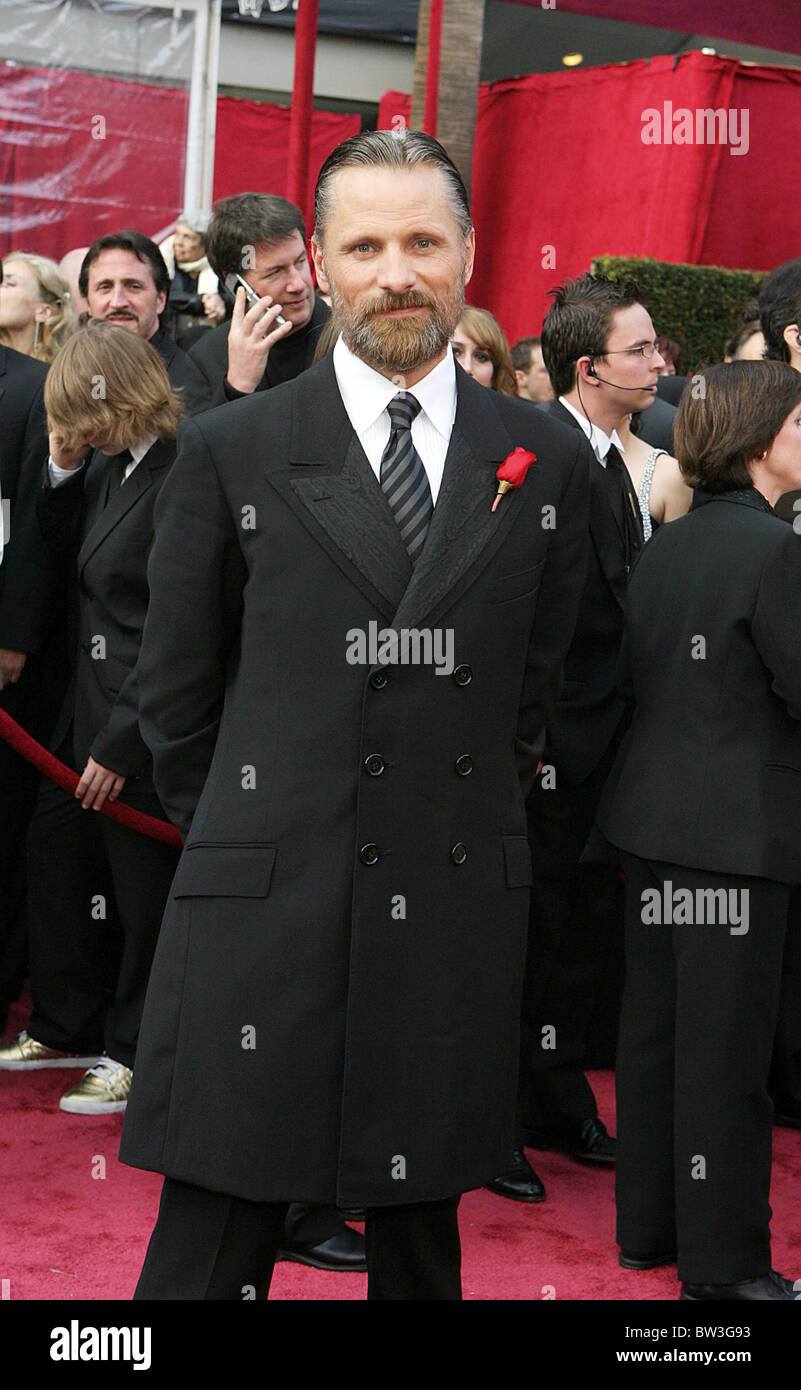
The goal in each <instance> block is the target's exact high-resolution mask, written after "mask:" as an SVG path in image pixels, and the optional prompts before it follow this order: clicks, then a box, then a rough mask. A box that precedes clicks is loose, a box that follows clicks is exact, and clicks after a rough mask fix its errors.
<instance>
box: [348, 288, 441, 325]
mask: <svg viewBox="0 0 801 1390" xmlns="http://www.w3.org/2000/svg"><path fill="white" fill-rule="evenodd" d="M435 307H436V301H435V300H434V299H432V298H431V296H430V295H426V294H421V292H420V291H419V290H409V291H408V293H407V294H389V293H387V294H382V295H381V296H380V297H379V298H378V299H374V300H373V302H372V304H366V305H365V306H364V308H363V309H362V311H361V314H360V317H361V318H364V319H367V318H372V316H373V315H374V314H389V313H391V312H392V311H393V309H433V308H435Z"/></svg>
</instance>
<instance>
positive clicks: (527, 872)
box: [503, 835, 532, 888]
mask: <svg viewBox="0 0 801 1390" xmlns="http://www.w3.org/2000/svg"><path fill="white" fill-rule="evenodd" d="M503 857H504V859H505V860H506V887H507V888H530V887H531V882H532V873H531V846H530V844H529V842H528V839H527V838H526V836H525V835H504V837H503Z"/></svg>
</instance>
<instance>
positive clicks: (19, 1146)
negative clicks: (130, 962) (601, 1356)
mask: <svg viewBox="0 0 801 1390" xmlns="http://www.w3.org/2000/svg"><path fill="white" fill-rule="evenodd" d="M26 1017H27V1011H25V1012H23V1010H22V1009H21V1008H18V1009H17V1010H16V1011H14V1012H13V1014H12V1020H11V1023H12V1026H11V1028H10V1029H9V1032H10V1033H12V1034H13V1033H16V1032H18V1031H19V1029H20V1028H23V1027H24V1026H25V1022H26ZM77 1076H78V1073H77V1072H75V1071H71V1070H69V1071H62V1070H55V1071H39V1072H31V1073H28V1074H26V1073H18V1072H2V1073H0V1109H1V1110H2V1112H3V1118H2V1122H1V1123H0V1134H2V1138H0V1154H1V1155H2V1157H1V1158H0V1172H2V1174H3V1188H4V1191H3V1199H4V1200H3V1209H4V1218H5V1219H4V1223H3V1224H4V1228H5V1229H4V1235H3V1247H2V1253H1V1254H0V1291H2V1296H3V1297H5V1298H11V1299H17V1300H20V1299H24V1300H28V1299H84V1298H86V1299H129V1298H130V1297H131V1294H132V1293H133V1290H134V1286H135V1284H136V1280H137V1276H138V1274H139V1270H140V1267H141V1264H142V1260H143V1257H144V1253H145V1248H146V1245H147V1240H148V1237H149V1234H150V1231H151V1228H152V1225H153V1221H154V1219H155V1215H156V1209H157V1206H158V1197H159V1192H160V1189H161V1178H160V1177H158V1176H157V1175H155V1174H152V1173H143V1172H140V1171H138V1170H136V1169H133V1168H126V1167H124V1166H123V1165H122V1164H120V1163H118V1162H117V1148H118V1145H119V1136H120V1130H121V1128H122V1116H121V1115H110V1116H108V1117H105V1118H103V1117H101V1118H94V1117H92V1116H80V1115H67V1114H64V1113H62V1112H61V1111H60V1110H59V1109H58V1099H59V1096H60V1095H61V1094H62V1093H63V1092H64V1091H65V1090H67V1088H68V1087H69V1086H70V1085H72V1084H73V1083H74V1080H75V1079H77ZM592 1081H593V1086H594V1088H595V1092H596V1095H597V1097H598V1102H599V1108H600V1112H601V1117H602V1118H603V1119H604V1120H605V1121H606V1122H607V1124H608V1125H609V1127H610V1129H612V1130H613V1126H614V1090H613V1081H612V1074H611V1072H596V1073H594V1074H593V1075H592ZM529 1157H530V1158H531V1160H532V1162H533V1164H534V1167H535V1168H536V1169H537V1171H538V1172H539V1174H540V1176H541V1177H542V1178H543V1180H544V1182H545V1185H546V1188H547V1192H548V1198H547V1201H545V1202H543V1203H540V1204H539V1205H537V1206H531V1207H529V1206H526V1205H524V1204H523V1203H520V1202H510V1201H508V1200H506V1199H504V1198H502V1197H495V1196H493V1195H492V1194H491V1193H489V1192H486V1191H479V1192H471V1193H468V1194H467V1196H466V1197H464V1198H463V1200H462V1204H461V1207H460V1209H459V1210H460V1225H461V1232H462V1248H463V1265H462V1269H463V1284H464V1294H465V1298H468V1299H475V1300H481V1301H485V1300H505V1299H511V1300H522V1299H545V1298H556V1299H675V1298H676V1295H677V1293H678V1287H677V1284H676V1270H675V1268H668V1269H659V1270H653V1271H650V1272H648V1273H644V1274H636V1273H632V1272H629V1271H625V1270H621V1269H620V1267H619V1265H618V1263H617V1247H616V1245H615V1243H614V1175H613V1173H612V1172H605V1171H604V1170H602V1169H596V1168H590V1167H586V1166H583V1165H581V1164H578V1163H574V1162H572V1161H571V1160H570V1159H568V1158H567V1157H564V1156H563V1155H560V1154H553V1153H541V1152H534V1151H530V1152H529ZM800 1169H801V1132H799V1131H794V1130H782V1129H777V1130H775V1131H774V1166H773V1190H772V1193H771V1201H772V1205H773V1211H774V1217H773V1231H774V1242H773V1252H774V1266H775V1267H776V1268H777V1269H779V1270H781V1271H782V1273H784V1274H787V1275H789V1276H790V1277H792V1278H796V1277H798V1276H799V1275H801V1200H800V1199H799V1185H798V1178H799V1170H800ZM103 1173H105V1176H103ZM6 1280H8V1281H9V1282H8V1284H7V1285H6V1284H5V1282H4V1281H6ZM366 1283H367V1280H366V1276H365V1275H361V1274H326V1273H323V1272H320V1271H318V1270H312V1269H306V1268H305V1267H304V1266H301V1265H295V1264H280V1265H278V1266H277V1267H276V1271H275V1275H274V1278H273V1284H272V1289H271V1297H272V1298H276V1299H295V1300H298V1299H334V1300H335V1299H363V1298H364V1296H365V1291H366Z"/></svg>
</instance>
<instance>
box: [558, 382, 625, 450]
mask: <svg viewBox="0 0 801 1390" xmlns="http://www.w3.org/2000/svg"><path fill="white" fill-rule="evenodd" d="M559 403H560V405H563V406H564V407H565V410H569V411H570V414H571V415H574V416H575V418H576V419H577V420H578V422H579V424H580V425H581V428H582V429H583V431H584V433H585V434H586V436H587V438H588V439H589V441H590V444H591V446H592V452H593V453H594V454H595V457H596V458H597V460H598V462H599V463H601V464H603V466H604V468H606V456H607V454H608V453H609V450H610V449H611V447H612V445H613V444H614V446H615V448H616V449H617V450H618V452H619V453H620V454H622V453H623V442H622V440H621V438H620V435H619V434H618V432H617V430H612V433H611V434H605V433H604V431H603V430H602V429H601V428H600V427H599V426H598V425H593V424H591V423H590V421H589V420H588V419H587V417H586V415H582V414H581V411H580V410H576V407H575V406H574V405H571V403H570V401H569V400H567V399H566V397H565V396H560V397H559Z"/></svg>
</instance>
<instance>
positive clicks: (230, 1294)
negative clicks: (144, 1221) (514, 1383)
mask: <svg viewBox="0 0 801 1390" xmlns="http://www.w3.org/2000/svg"><path fill="white" fill-rule="evenodd" d="M458 1205H459V1198H458V1197H452V1198H447V1199H446V1200H445V1201H441V1202H420V1203H414V1204H411V1205H408V1206H399V1207H378V1208H376V1207H373V1208H368V1210H367V1212H366V1214H365V1243H366V1247H367V1268H368V1279H367V1297H368V1299H427V1300H428V1299H431V1300H433V1299H451V1300H456V1299H460V1298H461V1296H462V1293H461V1278H460V1266H461V1248H460V1243H459V1225H458V1219H457V1208H458ZM286 1213H287V1203H285V1202H248V1201H245V1200H244V1199H243V1198H241V1197H231V1196H227V1195H226V1194H225V1193H221V1192H210V1191H208V1190H207V1189H206V1188H203V1187H194V1186H192V1185H191V1184H189V1183H183V1182H177V1181H175V1180H174V1179H173V1178H165V1179H164V1186H163V1188H162V1192H161V1203H160V1205H159V1214H158V1220H157V1222H156V1225H155V1227H154V1229H153V1234H152V1236H151V1237H150V1244H149V1246H148V1250H147V1255H146V1256H145V1263H144V1265H143V1267H142V1273H141V1275H140V1277H139V1283H138V1284H137V1287H136V1292H135V1294H134V1298H135V1299H136V1300H137V1301H140V1300H148V1299H149V1300H154V1299H158V1300H162V1299H167V1300H187V1299H198V1300H209V1299H217V1300H221V1299H226V1300H231V1301H233V1300H242V1299H259V1300H262V1299H265V1298H266V1297H267V1292H268V1290H269V1287H270V1280H271V1279H272V1273H273V1265H274V1263H275V1257H276V1253H277V1251H278V1250H279V1249H280V1247H281V1244H282V1240H283V1233H284V1223H285V1220H286Z"/></svg>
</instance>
